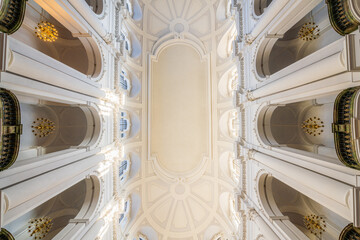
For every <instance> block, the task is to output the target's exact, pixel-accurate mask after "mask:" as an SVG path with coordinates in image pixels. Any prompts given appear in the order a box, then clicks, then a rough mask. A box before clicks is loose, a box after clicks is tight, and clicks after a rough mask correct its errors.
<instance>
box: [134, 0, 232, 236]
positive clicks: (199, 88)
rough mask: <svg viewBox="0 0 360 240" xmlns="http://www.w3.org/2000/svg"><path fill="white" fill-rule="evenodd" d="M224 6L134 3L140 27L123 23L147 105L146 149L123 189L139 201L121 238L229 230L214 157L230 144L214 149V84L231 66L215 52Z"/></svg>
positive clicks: (224, 184)
mask: <svg viewBox="0 0 360 240" xmlns="http://www.w3.org/2000/svg"><path fill="white" fill-rule="evenodd" d="M226 2H227V1H226V0H142V1H140V0H139V4H140V6H141V7H142V11H143V21H142V22H141V23H139V22H134V23H129V28H131V30H132V31H134V32H135V33H136V36H137V37H138V39H141V40H140V41H141V42H142V46H143V51H142V52H143V55H142V63H143V64H144V65H145V66H143V67H144V68H145V69H147V71H146V74H147V78H146V79H147V83H148V84H149V85H148V87H149V89H148V90H145V91H146V92H148V100H149V101H150V104H149V105H148V109H149V113H150V114H149V116H150V118H149V119H148V120H149V121H148V123H147V125H148V128H149V129H148V130H149V131H148V132H146V133H144V134H145V135H144V138H148V139H149V142H148V149H147V151H145V152H146V153H145V154H146V156H144V157H143V160H142V171H141V172H140V173H139V175H140V176H139V177H138V178H137V179H136V181H135V182H133V183H131V184H130V186H129V188H128V189H131V190H130V191H133V192H138V193H139V194H140V196H141V199H142V203H141V209H140V211H139V212H138V213H137V216H136V219H135V220H134V221H132V222H131V223H130V226H129V232H133V233H136V232H138V231H140V229H144V226H151V227H152V228H153V229H154V230H155V231H156V232H157V235H158V239H164V240H165V239H168V240H173V239H177V240H186V239H199V240H206V239H209V236H214V235H215V234H216V233H218V232H221V231H222V232H225V233H232V232H234V231H236V230H235V227H234V226H233V225H232V223H231V221H230V220H229V219H230V218H229V212H226V211H224V210H223V209H222V208H221V205H222V204H223V203H220V201H222V200H220V196H221V195H223V196H224V194H223V193H226V196H231V194H229V193H231V192H233V189H234V186H235V184H234V183H233V182H232V180H231V178H230V177H229V176H226V173H224V172H223V171H222V170H221V169H220V167H219V159H218V156H219V155H220V154H221V152H224V151H226V150H227V151H229V150H230V151H231V149H232V143H231V142H230V141H229V143H228V145H227V146H228V147H227V148H223V147H218V146H217V145H216V143H217V134H218V133H217V132H218V130H217V126H218V120H217V119H218V116H217V115H216V114H217V112H218V109H217V105H216V101H215V99H217V86H218V83H219V78H220V77H221V75H222V74H224V73H225V72H226V71H227V70H228V69H230V68H231V67H232V66H233V64H234V63H233V62H232V60H231V56H230V57H228V58H226V59H223V58H221V57H219V56H218V53H217V49H218V44H219V42H220V40H221V38H222V37H223V36H224V35H225V33H226V32H227V30H228V29H229V28H230V27H231V26H232V25H233V21H232V20H230V19H226V17H225V9H226V6H225V4H226ZM130 25H131V26H130ZM168 43H169V44H168ZM167 44H168V45H167ZM186 44H190V45H192V47H191V46H189V45H186ZM149 55H150V57H149ZM228 101H229V103H230V104H229V105H230V106H231V101H232V99H231V97H230V98H229V99H228ZM148 134H149V135H148ZM226 144H227V143H225V145H226ZM229 148H230V149H229ZM143 153H144V152H143Z"/></svg>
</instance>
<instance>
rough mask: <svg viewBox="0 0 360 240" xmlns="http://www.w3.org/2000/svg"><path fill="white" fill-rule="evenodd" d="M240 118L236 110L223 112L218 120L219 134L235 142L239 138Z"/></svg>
mask: <svg viewBox="0 0 360 240" xmlns="http://www.w3.org/2000/svg"><path fill="white" fill-rule="evenodd" d="M239 119H240V116H239V113H238V112H237V110H236V109H232V110H228V111H225V112H224V113H223V114H222V115H221V116H220V120H219V128H220V132H221V133H222V134H223V135H224V136H225V137H226V138H228V139H231V140H235V139H237V138H238V137H239V132H240V121H239Z"/></svg>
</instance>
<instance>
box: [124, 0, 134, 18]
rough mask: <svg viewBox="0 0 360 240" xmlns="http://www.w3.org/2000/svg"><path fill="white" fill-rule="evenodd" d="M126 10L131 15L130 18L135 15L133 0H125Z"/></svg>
mask: <svg viewBox="0 0 360 240" xmlns="http://www.w3.org/2000/svg"><path fill="white" fill-rule="evenodd" d="M125 9H126V11H127V12H128V13H129V16H130V17H132V16H133V15H134V8H133V5H132V1H131V0H125Z"/></svg>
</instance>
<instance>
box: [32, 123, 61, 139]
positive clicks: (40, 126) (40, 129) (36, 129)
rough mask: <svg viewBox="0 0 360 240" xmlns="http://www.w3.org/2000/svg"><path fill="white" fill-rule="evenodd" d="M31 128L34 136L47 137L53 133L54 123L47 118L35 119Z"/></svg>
mask: <svg viewBox="0 0 360 240" xmlns="http://www.w3.org/2000/svg"><path fill="white" fill-rule="evenodd" d="M31 128H32V129H33V130H32V132H33V133H34V135H35V136H37V137H39V138H41V137H47V136H49V135H50V134H52V133H53V132H54V131H55V123H54V122H53V121H51V120H49V119H47V118H37V119H36V121H34V122H33V125H32V126H31Z"/></svg>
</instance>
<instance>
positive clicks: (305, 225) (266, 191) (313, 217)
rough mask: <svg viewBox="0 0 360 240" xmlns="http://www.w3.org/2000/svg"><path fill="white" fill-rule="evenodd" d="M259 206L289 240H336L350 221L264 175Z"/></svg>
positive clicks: (261, 178) (260, 185)
mask: <svg viewBox="0 0 360 240" xmlns="http://www.w3.org/2000/svg"><path fill="white" fill-rule="evenodd" d="M259 192H260V200H261V203H262V205H263V207H264V209H265V211H266V213H267V215H269V216H270V218H272V219H273V223H274V224H275V225H276V226H277V227H278V228H280V229H281V230H282V231H283V232H284V233H286V234H287V235H288V237H289V239H299V240H300V239H301V240H303V239H311V240H317V239H319V238H320V239H329V240H330V239H333V240H335V239H338V238H339V235H340V233H341V230H342V229H343V228H344V226H346V225H347V224H348V223H349V221H348V220H346V219H344V218H342V217H341V216H339V215H338V214H336V213H334V212H332V211H331V210H329V209H328V208H327V207H326V206H323V205H321V204H319V203H317V202H315V201H314V200H312V199H311V198H309V197H308V196H305V195H304V194H302V193H301V192H299V191H297V190H296V189H294V188H292V187H290V186H288V185H287V184H285V183H283V182H281V181H280V180H278V179H276V178H274V177H272V176H270V175H267V174H263V175H262V176H261V177H260V179H259Z"/></svg>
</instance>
